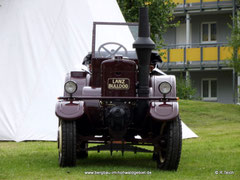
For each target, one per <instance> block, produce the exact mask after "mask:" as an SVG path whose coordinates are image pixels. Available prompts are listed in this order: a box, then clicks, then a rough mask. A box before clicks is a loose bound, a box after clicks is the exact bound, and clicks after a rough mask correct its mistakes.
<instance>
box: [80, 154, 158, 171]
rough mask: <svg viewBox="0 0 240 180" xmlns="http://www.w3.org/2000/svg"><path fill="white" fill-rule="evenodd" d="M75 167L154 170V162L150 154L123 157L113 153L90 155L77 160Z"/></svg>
mask: <svg viewBox="0 0 240 180" xmlns="http://www.w3.org/2000/svg"><path fill="white" fill-rule="evenodd" d="M77 166H79V167H84V168H88V167H93V166H97V167H109V168H111V167H117V168H120V167H121V168H144V169H146V168H147V169H149V168H151V169H152V168H156V162H155V161H153V160H152V154H151V153H137V154H133V153H128V152H127V153H124V156H122V155H121V153H120V152H118V153H116V152H113V156H111V155H110V153H106V152H104V153H91V154H90V155H89V157H88V158H86V159H80V160H77Z"/></svg>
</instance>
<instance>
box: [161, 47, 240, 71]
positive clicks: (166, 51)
mask: <svg viewBox="0 0 240 180" xmlns="http://www.w3.org/2000/svg"><path fill="white" fill-rule="evenodd" d="M232 52H233V50H232V48H231V47H228V46H227V44H226V43H216V44H211V45H210V44H189V45H186V44H184V45H169V46H165V47H163V48H162V49H161V50H160V53H161V54H163V55H162V60H163V63H162V67H161V68H162V69H163V70H174V69H177V70H184V69H200V70H203V69H209V68H210V69H213V68H214V69H222V68H228V60H229V59H230V58H231V56H232ZM239 54H240V52H239Z"/></svg>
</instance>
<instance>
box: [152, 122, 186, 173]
mask: <svg viewBox="0 0 240 180" xmlns="http://www.w3.org/2000/svg"><path fill="white" fill-rule="evenodd" d="M181 149H182V126H181V120H180V118H179V117H176V119H174V120H172V121H170V122H164V123H163V124H162V125H161V128H160V133H159V136H158V138H157V141H156V143H155V144H154V153H153V159H154V160H156V162H157V168H159V169H162V170H175V171H176V170H177V168H178V164H179V161H180V157H181Z"/></svg>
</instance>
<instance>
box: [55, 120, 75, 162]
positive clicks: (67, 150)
mask: <svg viewBox="0 0 240 180" xmlns="http://www.w3.org/2000/svg"><path fill="white" fill-rule="evenodd" d="M58 159H59V165H60V167H66V166H75V165H76V122H75V121H64V120H61V119H59V127H58Z"/></svg>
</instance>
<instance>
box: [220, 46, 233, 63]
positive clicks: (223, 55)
mask: <svg viewBox="0 0 240 180" xmlns="http://www.w3.org/2000/svg"><path fill="white" fill-rule="evenodd" d="M232 52H233V49H232V47H220V60H229V59H230V58H231V56H232Z"/></svg>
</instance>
